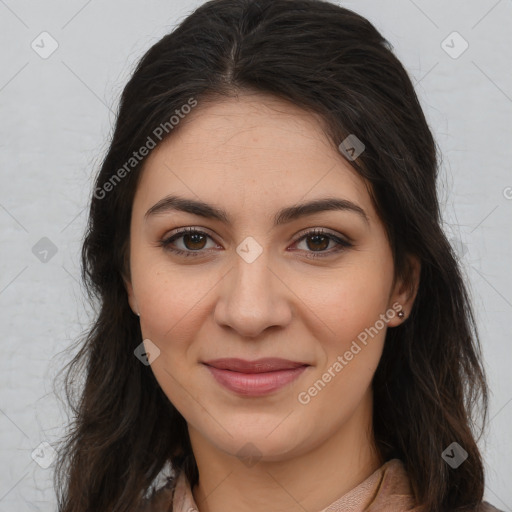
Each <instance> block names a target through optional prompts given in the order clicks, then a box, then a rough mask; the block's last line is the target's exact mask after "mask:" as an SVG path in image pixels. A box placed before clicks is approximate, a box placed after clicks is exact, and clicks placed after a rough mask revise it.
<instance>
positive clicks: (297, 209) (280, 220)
mask: <svg viewBox="0 0 512 512" xmlns="http://www.w3.org/2000/svg"><path fill="white" fill-rule="evenodd" d="M337 210H338V211H339V210H341V211H348V212H353V213H356V214H357V215H359V216H360V217H361V218H362V219H363V220H364V221H365V222H366V224H368V225H369V224H370V221H369V219H368V216H367V214H366V212H365V211H364V210H363V209H362V208H361V207H360V206H358V205H357V204H355V203H353V202H352V201H349V200H348V199H341V198H336V197H325V198H321V199H315V200H313V201H309V202H307V203H301V204H297V205H292V206H288V207H286V208H282V209H281V210H279V211H278V212H277V214H276V215H275V216H274V225H276V226H278V225H281V224H286V223H288V222H292V221H294V220H297V219H299V218H301V217H305V216H307V215H313V214H315V213H319V212H325V211H337ZM172 211H180V212H186V213H191V214H193V215H198V216H200V217H204V218H207V219H215V220H219V221H221V222H224V223H225V224H227V225H231V224H232V222H231V220H230V217H229V215H228V214H227V212H225V211H224V210H222V209H221V208H218V207H216V206H213V205H211V204H208V203H205V202H203V201H198V200H196V199H189V198H184V197H179V196H176V195H169V196H166V197H164V198H163V199H161V200H160V201H158V202H157V203H156V204H154V205H153V206H152V207H151V208H150V209H149V210H148V211H147V212H146V214H145V215H144V218H145V219H148V218H149V217H151V216H153V215H160V214H164V213H169V212H172Z"/></svg>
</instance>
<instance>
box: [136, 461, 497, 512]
mask: <svg viewBox="0 0 512 512" xmlns="http://www.w3.org/2000/svg"><path fill="white" fill-rule="evenodd" d="M171 503H172V508H171V507H170V505H171ZM171 510H172V512H198V511H199V509H198V507H197V504H196V502H195V500H194V496H193V494H192V490H191V488H190V484H189V482H188V480H187V477H186V475H185V473H183V472H181V473H180V474H178V475H177V480H176V485H175V488H174V492H172V490H171V489H170V488H164V489H162V490H161V491H160V492H159V493H158V496H157V497H156V499H155V500H153V501H152V503H151V504H149V506H148V507H147V508H144V510H143V511H142V512H164V511H165V512H167V511H171ZM319 512H427V511H426V510H425V508H424V507H422V506H419V505H417V504H416V501H415V499H414V495H413V493H412V489H411V485H410V481H409V478H408V476H407V473H406V470H405V467H404V465H403V463H402V461H401V460H399V459H391V460H389V461H387V462H386V463H384V464H383V465H382V466H381V467H380V468H379V469H377V470H376V471H374V472H373V473H372V474H371V475H370V476H369V477H368V478H367V479H366V480H364V481H363V482H361V483H360V484H359V485H357V486H356V487H354V488H353V489H352V490H350V491H349V492H347V493H345V494H343V496H341V497H340V498H338V499H337V500H336V501H334V502H333V503H331V504H330V505H329V506H327V507H325V508H323V509H322V510H320V511H319ZM479 512H502V511H500V510H498V509H497V508H495V507H493V506H492V505H490V504H488V503H484V504H483V506H482V508H481V510H480V511H479Z"/></svg>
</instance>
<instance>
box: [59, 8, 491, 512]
mask: <svg viewBox="0 0 512 512" xmlns="http://www.w3.org/2000/svg"><path fill="white" fill-rule="evenodd" d="M244 91H249V92H254V91H259V92H264V93H269V94H272V95H274V96H275V97H278V98H280V99H282V100H285V101H288V102H291V103H293V104H294V105H298V106H300V107H301V108H303V109H304V110H306V111H308V112H311V113H314V114H316V115H317V116H318V118H319V119H321V121H322V123H323V125H324V129H325V134H326V136H327V137H328V139H329V141H330V142H332V144H333V145H334V147H336V148H338V146H339V144H340V142H341V141H343V140H344V139H345V138H346V137H347V136H348V135H349V134H355V135H356V136H357V137H358V138H359V139H360V140H361V141H363V143H364V145H365V147H366V148H365V151H364V152H363V153H362V154H361V155H360V156H359V158H357V159H356V160H354V161H351V162H350V163H351V165H352V166H353V167H354V169H355V170H356V171H357V172H358V173H359V174H360V175H361V176H362V177H363V178H364V179H365V180H367V182H368V183H369V184H370V193H371V196H372V201H373V202H374V205H375V208H376V210H377V212H378V214H379V217H380V219H381V220H382V222H383V224H384V226H385V229H386V232H387V235H388V239H389V242H390V246H391V249H392V253H393V258H394V265H395V278H398V277H402V278H404V279H405V280H406V282H409V283H410V282H411V275H412V274H411V268H410V267H409V266H408V261H409V259H408V256H409V255H415V256H417V257H418V258H419V260H420V262H421V275H420V282H419V289H418V292H417V296H416V300H415V302H414V306H413V308H412V311H411V312H410V315H409V317H408V319H407V321H406V322H405V323H403V324H402V325H400V326H399V327H396V328H393V329H389V330H388V332H387V335H386V340H385V347H384V351H383V354H382V358H381V361H380V364H379V366H378V368H377V370H376V373H375V376H374V379H373V393H374V411H373V427H374V434H375V440H376V443H377V447H378V449H379V451H380V453H381V455H382V457H383V459H384V460H389V459H391V458H399V459H401V460H402V461H403V463H404V465H405V468H406V470H407V473H408V475H409V478H410V481H411V484H412V488H413V491H414V494H415V497H416V499H417V502H418V504H422V505H425V507H426V509H427V510H428V511H446V510H452V509H457V510H458V509H459V508H460V509H462V508H464V507H469V508H470V509H472V508H475V507H477V506H479V504H480V503H481V501H482V497H483V492H484V472H483V464H482V459H481V455H480V452H479V449H478V447H477V444H476V442H477V441H478V439H479V438H480V437H481V436H482V433H483V429H484V426H485V424H486V419H487V400H488V390H487V384H486V380H485V373H484V368H483V365H482V362H481V348H480V342H479V337H478V333H477V328H476V322H475V320H474V314H473V312H472V308H471V303H470V297H469V293H468V291H467V289H466V287H465V284H464V280H463V278H462V273H461V270H460V267H459V263H458V261H457V257H456V254H455V253H454V251H453V249H452V247H451V246H450V244H449V242H448V241H447V239H446V237H445V234H444V232H443V229H442V225H441V218H440V207H439V202H438V198H437V191H436V181H437V176H438V169H439V167H440V158H439V152H438V150H437V146H436V143H435V141H434V139H433V136H432V133H431V131H430V129H429V126H428V124H427V122H426V119H425V117H424V114H423V112H422V109H421V106H420V104H419V101H418V98H417V96H416V93H415V91H414V88H413V85H412V83H411V80H410V78H409V76H408V74H407V72H406V71H405V70H404V68H403V66H402V65H401V63H400V62H399V60H398V59H397V58H396V56H395V55H394V53H393V51H392V47H391V45H390V44H389V43H388V42H387V41H386V40H385V39H384V38H383V37H382V35H381V34H380V33H379V32H378V31H377V30H376V29H375V27H374V26H373V25H372V24H371V23H370V22H369V21H368V20H366V19H365V18H363V17H361V16H360V15H358V14H356V13H354V12H352V11H350V10H348V9H344V8H342V7H340V6H338V5H335V4H332V3H329V2H326V1H322V0H212V1H209V2H206V3H205V4H203V5H202V6H200V7H199V8H198V9H197V10H195V11H194V12H193V13H192V14H190V15H189V16H188V17H187V18H185V19H184V20H183V21H182V22H181V23H180V24H179V25H178V26H177V27H176V28H175V29H174V30H173V31H172V32H171V33H169V34H168V35H166V36H164V37H163V38H162V39H161V40H160V41H158V42H157V43H156V44H155V45H154V46H152V47H151V48H150V49H149V50H148V51H147V53H146V54H145V55H144V56H143V57H142V59H141V60H140V62H139V63H138V65H137V66H136V69H135V71H134V72H133V75H132V77H131V79H130V80H129V82H128V83H127V85H126V87H125V89H124V90H123V92H122V96H121V100H120V106H119V111H118V115H117V119H116V123H115V129H114V131H113V135H112V140H111V141H110V146H109V149H108V152H107V154H106V156H105V158H104V160H103V163H102V166H101V169H100V171H99V174H98V176H97V179H96V183H95V191H94V194H93V196H92V198H91V205H90V212H89V223H88V228H87V233H86V236H85V239H84V243H83V248H82V277H83V280H84V282H85V283H86V285H87V289H88V291H89V296H90V299H91V301H93V303H96V304H97V305H98V312H97V318H96V319H95V321H94V324H93V325H92V327H91V328H90V330H89V331H88V332H87V333H85V335H84V336H83V337H82V339H81V340H79V343H80V346H79V351H78V353H77V354H76V356H75V357H74V358H73V359H72V360H71V361H70V362H69V363H68V364H67V366H66V367H65V368H64V369H63V371H64V370H65V381H64V385H65V389H66V398H67V400H68V401H69V403H70V407H71V408H72V411H73V414H74V418H73V421H72V422H71V424H70V426H69V428H68V430H67V433H66V436H65V438H64V439H63V440H62V447H61V448H60V450H59V456H58V460H57V467H56V471H55V485H56V488H57V490H58V493H57V495H58V503H59V511H60V512H91V511H95V512H106V511H115V512H121V511H132V510H138V509H139V508H140V507H142V506H143V504H144V503H146V500H147V499H148V496H150V495H152V496H154V487H153V488H152V485H153V483H154V482H155V480H156V477H157V476H158V475H160V474H161V472H162V470H163V469H164V468H165V467H166V466H167V465H169V464H170V465H172V468H173V469H174V470H180V469H182V470H184V471H185V472H186V475H187V477H188V479H189V481H190V482H191V485H192V486H194V485H195V483H196V482H197V481H198V477H199V475H198V471H197V466H196V464H195V460H194V457H193V453H192V450H191V445H190V441H189V437H188V431H187V426H186V421H185V419H184V418H183V417H182V416H181V414H180V413H179V412H178V411H177V410H176V409H175V408H174V406H173V405H172V403H170V401H169V399H168V398H167V397H166V395H165V394H164V393H163V391H162V389H161V388H160V386H159V385H158V382H157V381H156V379H155V377H154V375H153V373H152V370H151V368H150V367H149V366H145V365H143V364H141V363H140V361H139V360H138V359H137V358H136V357H135V356H134V354H133V352H134V349H135V348H136V347H137V346H138V345H139V344H140V343H141V340H142V335H141V329H140V324H139V320H138V317H137V316H135V315H134V314H133V312H132V311H131V309H130V307H129V304H128V300H127V292H126V289H125V282H124V278H125V277H126V276H127V275H128V272H129V264H128V263H129V260H128V258H129V254H128V241H129V235H130V232H129V229H130V219H131V211H132V203H133V198H134V193H135V190H136V187H137V183H138V177H139V176H140V171H141V169H142V168H143V165H144V162H145V158H142V159H141V160H140V162H137V164H136V165H133V168H132V169H129V171H128V170H127V172H125V173H122V174H123V176H122V179H117V180H116V181H115V182H113V181H112V180H113V179H115V176H116V175H117V178H119V176H120V174H119V170H120V169H121V168H122V167H123V165H124V164H125V163H126V162H127V161H129V160H130V158H132V157H133V152H134V150H137V149H138V148H140V147H142V146H144V145H145V144H146V142H147V140H148V137H151V136H152V134H153V133H154V130H155V128H156V127H158V126H161V125H162V124H163V123H166V122H167V123H168V121H169V119H170V117H171V116H172V115H173V114H175V112H176V110H179V109H180V108H181V107H182V106H183V105H185V104H187V103H188V102H189V100H190V98H195V100H196V101H197V102H198V106H197V107H196V111H198V112H199V110H200V109H201V105H202V104H205V103H206V102H208V101H216V99H217V100H218V99H219V98H230V97H236V95H238V94H240V93H243V92H244ZM176 129H179V126H177V127H176ZM174 131H175V130H172V131H170V130H169V131H168V134H167V133H166V134H165V135H166V137H170V136H172V135H173V132H174ZM153 138H154V137H153ZM162 140H163V139H162ZM340 154H341V153H340ZM125 170H126V166H125ZM108 183H110V186H108ZM107 190H108V193H105V191H107ZM411 286H412V285H411ZM479 419H481V420H482V422H481V423H480V422H479V421H477V420H479ZM454 441H456V442H457V443H459V444H460V445H461V446H462V447H463V448H464V449H465V450H466V451H467V453H468V458H467V460H466V461H465V462H464V463H463V464H462V465H461V466H460V467H459V468H458V469H457V470H453V469H452V468H450V467H449V466H448V465H447V464H446V462H445V461H444V460H443V458H442V457H441V454H442V452H443V450H445V448H447V447H448V446H449V445H450V444H451V443H452V442H454ZM170 481H172V480H170ZM150 490H151V491H152V492H150Z"/></svg>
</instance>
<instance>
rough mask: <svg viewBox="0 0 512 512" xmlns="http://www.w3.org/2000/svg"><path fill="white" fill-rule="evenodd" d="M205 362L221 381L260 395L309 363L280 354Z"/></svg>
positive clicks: (244, 392)
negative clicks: (291, 359) (281, 357)
mask: <svg viewBox="0 0 512 512" xmlns="http://www.w3.org/2000/svg"><path fill="white" fill-rule="evenodd" d="M203 364H204V365H205V366H206V368H208V370H209V371H210V373H211V374H212V375H213V377H214V378H215V380H216V381H217V382H218V383H219V384H221V385H222V386H224V387H225V388H227V389H229V390H230V391H233V392H235V393H238V394H240V395H244V396H261V395H266V394H269V393H272V392H274V391H277V390H279V389H281V388H283V387H284V386H286V385H287V384H289V383H291V382H293V381H294V380H295V379H297V378H298V377H299V376H300V375H301V374H302V372H303V371H304V370H305V369H306V368H307V367H309V366H310V365H309V364H307V363H302V362H297V361H289V360H287V359H280V358H263V359H257V360H255V361H247V360H244V359H235V358H229V359H228V358H224V359H215V360H211V361H205V362H204V363H203Z"/></svg>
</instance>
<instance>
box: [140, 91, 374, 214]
mask: <svg viewBox="0 0 512 512" xmlns="http://www.w3.org/2000/svg"><path fill="white" fill-rule="evenodd" d="M169 193H179V194H181V195H187V196H189V197H190V196H191V195H193V196H197V197H199V198H201V199H203V200H208V202H210V203H212V202H213V203H219V204H220V203H222V205H223V207H224V208H230V207H232V208H233V209H235V210H236V209H237V207H238V208H241V207H243V208H245V210H247V208H253V207H255V206H257V204H259V205H260V207H261V206H262V204H263V203H264V204H265V206H266V207H269V208H272V209H273V210H274V211H275V210H277V209H278V207H281V206H283V205H284V204H288V203H294V202H301V201H304V200H311V199H315V198H317V197H325V196H326V195H327V194H328V195H331V196H332V195H336V196H339V197H343V198H346V199H349V200H351V201H354V202H358V203H359V204H361V206H362V207H363V208H364V209H365V210H367V211H368V213H369V215H371V214H372V212H373V209H372V205H371V200H370V197H369V194H368V191H367V188H366V185H365V182H364V180H363V179H362V178H361V177H360V176H359V175H358V173H357V172H356V171H355V170H354V169H353V168H352V167H351V166H350V165H349V163H348V162H347V161H346V160H345V159H344V158H343V157H342V156H341V154H340V153H339V152H338V151H337V150H336V148H335V147H333V145H332V143H331V142H330V141H329V139H328V137H327V136H326V134H325V133H324V130H323V127H322V122H321V119H320V118H319V117H318V116H317V115H316V114H314V113H311V112H308V111H305V110H303V109H301V108H299V107H297V106H296V105H293V104H292V103H290V102H286V101H283V100H280V99H279V98H276V97H274V96H271V95H266V94H261V93H254V94H243V95H240V96H238V97H236V98H223V99H221V100H219V101H208V102H205V103H201V101H199V103H198V106H197V107H195V109H194V110H193V111H192V112H191V113H190V114H188V115H187V116H185V117H184V119H182V120H181V121H180V126H179V129H178V130H176V132H175V133H172V134H171V136H169V137H168V138H167V139H165V140H164V141H163V142H162V143H161V144H160V145H159V146H157V147H156V148H155V149H154V150H153V151H152V153H151V154H150V155H149V157H148V159H147V160H146V162H145V165H144V171H143V175H142V178H141V181H140V182H139V190H138V195H139V196H141V195H142V196H144V197H145V199H146V201H145V202H150V201H153V202H154V201H157V200H158V199H160V198H161V197H162V196H164V195H165V194H169ZM229 205H231V206H229ZM252 211H254V208H253V210H252Z"/></svg>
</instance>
